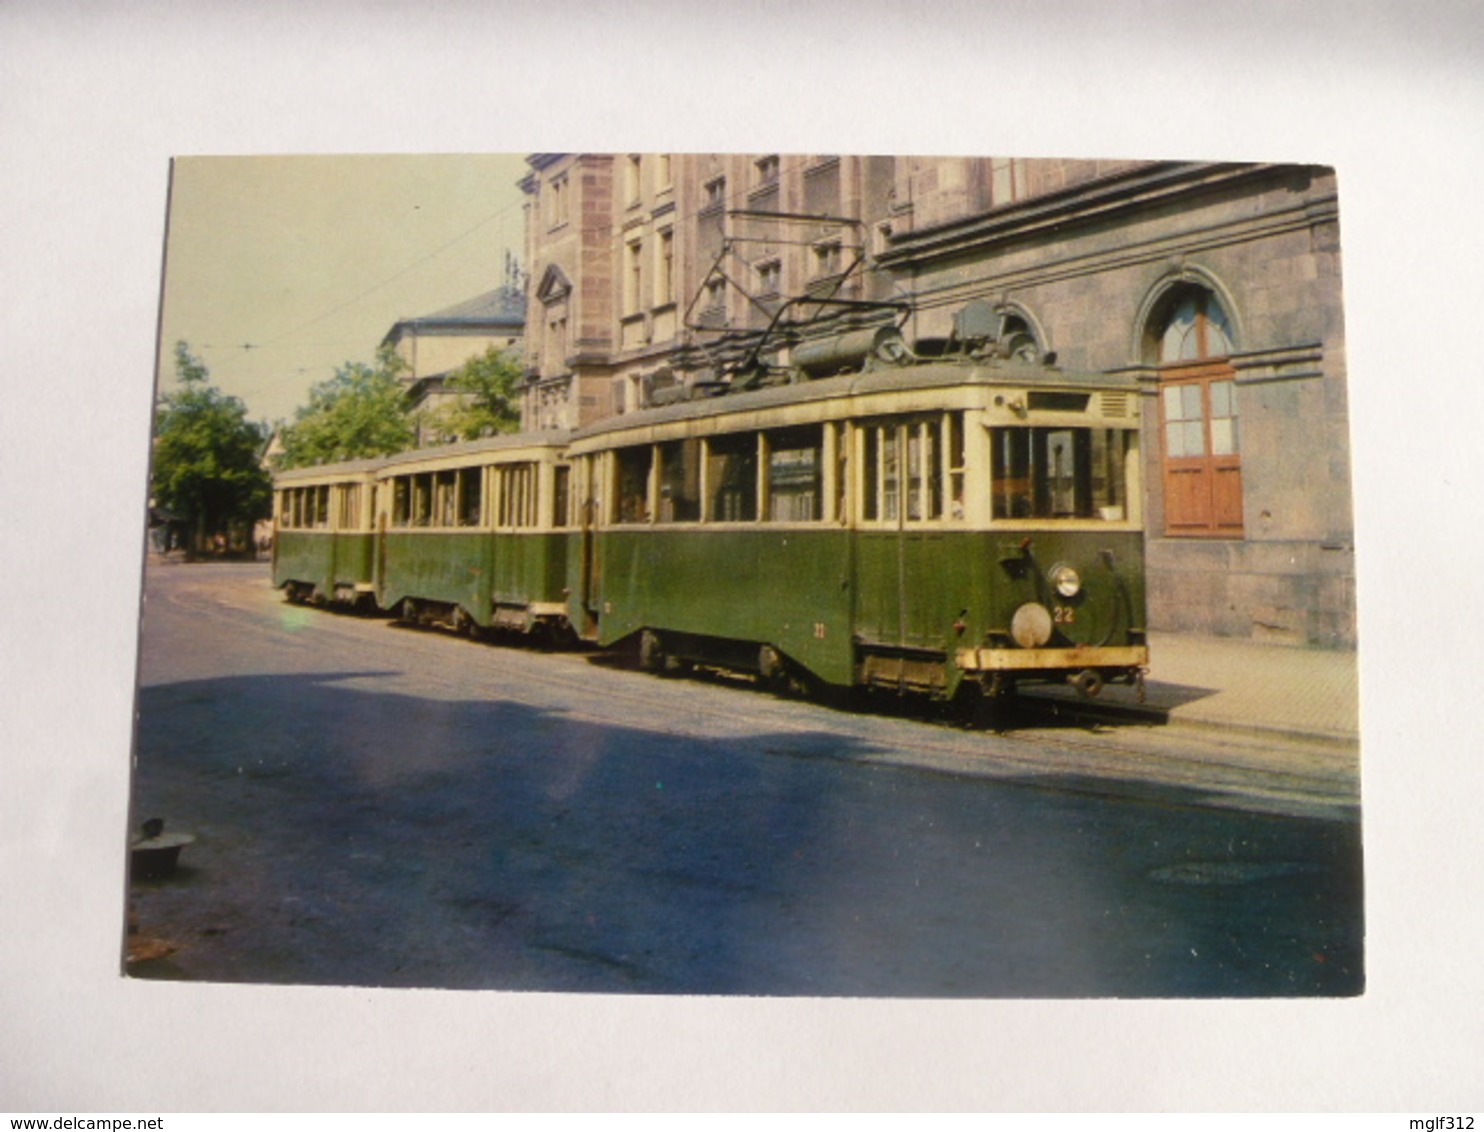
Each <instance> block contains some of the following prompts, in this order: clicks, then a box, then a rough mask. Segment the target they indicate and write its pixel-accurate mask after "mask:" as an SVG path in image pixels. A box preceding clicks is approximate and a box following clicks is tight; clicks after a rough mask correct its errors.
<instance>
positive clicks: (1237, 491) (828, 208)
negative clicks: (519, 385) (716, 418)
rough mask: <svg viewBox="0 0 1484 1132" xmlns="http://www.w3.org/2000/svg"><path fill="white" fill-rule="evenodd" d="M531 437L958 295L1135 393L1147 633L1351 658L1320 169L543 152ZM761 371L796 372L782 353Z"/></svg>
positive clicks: (917, 330)
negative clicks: (1294, 646)
mask: <svg viewBox="0 0 1484 1132" xmlns="http://www.w3.org/2000/svg"><path fill="white" fill-rule="evenodd" d="M528 163H529V165H530V170H531V171H530V173H529V174H528V175H527V177H526V178H525V179H524V180H523V181H522V188H523V189H524V191H525V193H526V202H527V203H526V209H527V247H526V263H527V264H528V266H529V270H530V286H529V295H528V302H527V317H526V326H527V328H528V329H527V337H526V380H525V385H524V387H523V402H522V423H523V426H524V427H525V428H527V429H538V428H562V427H576V426H579V425H582V424H586V423H589V422H591V421H595V420H599V419H601V418H603V417H606V416H609V415H612V414H615V413H622V412H629V411H632V410H633V409H635V408H637V407H639V406H641V405H642V404H644V403H645V402H646V400H647V398H648V397H649V396H650V395H651V394H652V393H653V392H654V391H655V390H657V389H661V388H664V387H667V386H674V385H686V384H690V383H693V382H696V381H701V380H707V379H708V378H713V377H715V376H716V375H717V374H718V373H719V372H721V371H722V370H724V369H725V368H726V366H727V364H728V363H729V362H731V361H734V360H735V359H737V358H738V357H740V356H741V355H742V354H743V353H744V352H746V351H747V350H749V349H752V348H754V347H755V346H756V344H757V341H758V335H759V332H760V331H761V330H762V329H763V328H764V327H766V326H768V325H769V324H770V323H771V322H773V321H774V320H775V318H777V319H783V320H788V319H793V320H795V321H796V322H797V321H803V320H802V319H801V317H800V316H801V314H802V313H804V312H808V311H810V310H811V309H813V310H814V311H815V312H821V313H823V314H824V315H825V317H823V318H821V319H818V320H816V321H814V322H812V323H809V324H808V325H806V326H805V327H804V329H803V330H802V331H798V332H796V334H795V339H797V338H798V337H799V334H803V335H804V336H806V337H807V336H808V335H811V334H820V335H824V334H829V333H835V332H838V331H839V330H840V329H843V328H845V327H848V326H870V325H873V324H875V323H876V322H887V321H896V320H897V318H898V316H897V315H896V314H895V313H894V312H892V311H887V310H877V311H874V312H873V311H871V310H869V309H866V308H862V307H851V306H849V305H838V306H835V307H825V306H818V307H814V308H811V307H810V306H809V305H808V304H807V303H805V302H803V300H805V299H806V298H807V297H809V296H814V297H819V298H824V299H828V300H847V301H854V300H889V301H900V302H901V303H904V304H907V305H908V306H910V309H911V313H910V314H909V315H907V316H906V322H905V325H904V326H903V331H904V333H905V335H906V337H907V339H908V340H909V342H915V343H917V344H918V346H919V349H921V350H931V349H933V348H934V344H935V343H938V344H941V343H942V342H943V341H944V340H946V339H947V338H948V337H949V336H950V335H951V334H952V332H953V325H954V324H953V319H954V316H955V313H956V312H958V311H960V310H962V309H963V308H964V306H965V304H967V303H968V302H969V301H971V300H983V301H986V302H988V303H989V304H990V305H991V306H992V307H993V308H994V310H995V311H996V312H997V313H998V315H999V316H1000V318H1001V320H1002V321H1001V327H1000V330H999V346H1000V348H1001V349H1002V350H1005V351H1010V352H1018V353H1023V354H1026V355H1031V356H1040V357H1044V356H1046V355H1048V354H1054V355H1055V357H1056V359H1057V364H1059V365H1063V366H1066V367H1067V368H1071V369H1097V370H1115V371H1123V372H1130V373H1133V374H1135V375H1137V377H1138V378H1139V379H1140V380H1141V381H1142V382H1144V383H1145V388H1146V390H1147V393H1148V396H1147V397H1146V398H1145V401H1144V420H1145V428H1144V444H1143V451H1144V455H1145V476H1144V481H1145V497H1146V498H1145V518H1146V522H1147V525H1148V530H1149V543H1148V566H1149V599H1150V621H1151V628H1154V629H1157V630H1177V631H1193V632H1206V633H1216V634H1221V635H1228V636H1237V637H1246V638H1252V639H1260V640H1271V641H1278V642H1287V643H1300V644H1302V643H1309V644H1324V645H1337V646H1353V645H1354V643H1355V590H1354V550H1353V526H1352V518H1351V489H1350V467H1349V423H1348V414H1347V408H1346V406H1347V395H1346V378H1345V333H1344V320H1343V312H1342V305H1341V293H1340V247H1339V236H1338V198H1337V189H1336V181H1335V175H1334V171H1333V170H1330V169H1327V168H1318V167H1307V166H1292V165H1268V164H1225V163H1190V162H1164V161H1073V160H1020V159H1010V158H990V157H985V158H935V157H851V156H836V155H791V154H618V155H614V154H534V155H532V156H531V157H530V158H529V159H528ZM770 348H773V349H777V350H778V353H777V354H776V356H775V357H774V358H773V359H772V360H775V361H780V362H786V361H787V360H788V358H789V344H788V341H787V339H784V341H783V343H782V346H781V348H779V346H778V345H777V344H775V345H774V346H773V347H770Z"/></svg>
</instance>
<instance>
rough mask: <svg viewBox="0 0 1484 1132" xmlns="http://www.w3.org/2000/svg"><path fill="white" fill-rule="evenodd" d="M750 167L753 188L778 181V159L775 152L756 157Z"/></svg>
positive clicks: (763, 186)
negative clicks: (752, 175) (752, 174)
mask: <svg viewBox="0 0 1484 1132" xmlns="http://www.w3.org/2000/svg"><path fill="white" fill-rule="evenodd" d="M752 168H753V171H754V179H753V188H757V189H761V188H765V187H767V186H768V185H776V184H777V183H778V168H779V161H778V155H777V154H776V153H770V154H768V155H767V156H766V157H760V158H758V159H757V160H756V161H754V162H753V163H752Z"/></svg>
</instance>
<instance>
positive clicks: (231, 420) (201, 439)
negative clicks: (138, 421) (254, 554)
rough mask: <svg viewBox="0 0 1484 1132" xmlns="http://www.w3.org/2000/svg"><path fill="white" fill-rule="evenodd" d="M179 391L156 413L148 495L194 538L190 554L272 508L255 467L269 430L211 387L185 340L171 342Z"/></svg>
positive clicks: (167, 397)
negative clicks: (217, 536)
mask: <svg viewBox="0 0 1484 1132" xmlns="http://www.w3.org/2000/svg"><path fill="white" fill-rule="evenodd" d="M175 374H176V378H177V379H178V380H179V383H180V384H179V387H178V388H177V389H175V390H174V391H173V392H170V393H167V394H165V395H164V396H163V397H162V398H161V399H160V404H159V407H158V409H157V411H156V415H155V447H154V466H153V469H152V471H151V474H150V492H151V494H152V496H153V497H154V500H155V503H156V504H157V505H158V506H160V507H163V508H165V509H166V510H168V511H170V512H171V513H172V514H173V515H174V516H175V518H176V520H177V521H179V522H181V523H183V524H185V526H186V527H187V528H188V530H189V531H190V532H191V538H192V541H193V544H194V548H195V549H197V550H200V549H204V548H205V546H206V542H207V540H208V539H209V538H210V537H211V536H214V535H218V534H220V535H223V536H226V537H228V538H230V537H231V536H232V535H233V534H234V533H236V534H238V535H242V534H244V533H245V528H247V527H249V526H250V525H251V524H252V523H253V522H254V521H255V520H257V519H261V518H265V517H266V516H267V515H268V513H269V511H270V509H271V500H272V487H271V485H270V481H269V479H268V474H267V473H266V472H265V471H264V470H263V468H262V466H261V465H260V463H259V456H260V453H261V451H262V447H263V442H264V440H265V439H266V435H267V429H266V427H265V426H263V425H262V424H258V423H256V422H253V421H249V420H248V419H247V407H246V406H245V405H244V404H243V403H242V402H241V401H239V400H238V399H237V398H236V397H229V396H227V395H226V394H224V393H222V391H221V390H219V389H217V388H216V387H215V386H213V385H212V384H211V383H210V381H209V376H210V375H209V373H208V371H207V369H206V367H205V366H204V365H203V364H202V363H201V362H200V360H199V359H197V358H196V357H195V356H194V355H192V353H191V351H190V347H189V346H188V345H187V344H186V343H185V342H177V343H176V344H175Z"/></svg>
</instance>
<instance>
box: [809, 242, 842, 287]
mask: <svg viewBox="0 0 1484 1132" xmlns="http://www.w3.org/2000/svg"><path fill="white" fill-rule="evenodd" d="M838 274H840V243H839V241H838V240H829V241H827V242H825V243H822V244H815V245H814V270H813V277H814V278H816V279H818V278H820V277H822V276H826V275H838Z"/></svg>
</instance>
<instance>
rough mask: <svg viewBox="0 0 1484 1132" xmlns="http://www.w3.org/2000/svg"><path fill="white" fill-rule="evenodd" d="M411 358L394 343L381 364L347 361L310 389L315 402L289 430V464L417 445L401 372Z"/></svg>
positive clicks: (328, 460) (355, 456)
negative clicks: (401, 353)
mask: <svg viewBox="0 0 1484 1132" xmlns="http://www.w3.org/2000/svg"><path fill="white" fill-rule="evenodd" d="M406 368H407V364H406V363H405V362H403V361H402V359H401V358H400V357H398V356H397V353H396V351H395V350H393V349H391V348H390V347H386V346H384V347H382V349H381V350H380V351H379V352H378V353H377V356H376V365H375V366H368V365H366V364H365V363H364V362H346V363H345V364H344V365H343V366H341V367H339V368H338V369H337V370H336V371H335V376H334V377H332V378H331V379H330V380H329V381H323V382H321V383H320V384H318V385H316V386H315V387H314V388H313V389H311V390H310V391H309V404H308V405H306V406H304V407H303V408H301V409H300V410H299V411H298V413H297V415H296V417H295V420H294V423H293V424H291V425H289V426H288V427H287V428H285V429H284V430H283V434H282V441H283V449H284V453H283V458H282V461H281V466H282V467H285V468H296V467H302V466H304V465H306V464H327V463H334V462H336V461H339V460H359V459H365V458H367V457H371V456H387V455H391V454H392V453H394V452H401V451H404V450H405V449H408V448H411V447H412V446H413V443H414V436H415V434H414V431H413V426H412V422H411V420H409V419H408V416H407V413H406V411H405V408H404V404H403V401H404V397H405V393H406V391H405V389H404V388H403V385H402V383H401V381H399V380H398V378H399V376H400V375H401V374H402V373H403V372H405V370H406Z"/></svg>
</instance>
